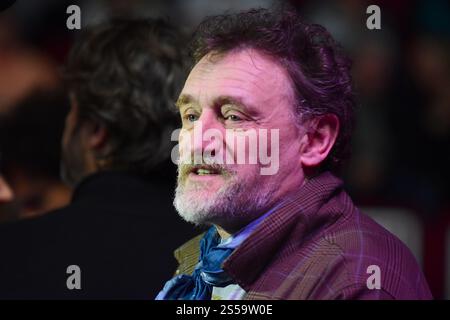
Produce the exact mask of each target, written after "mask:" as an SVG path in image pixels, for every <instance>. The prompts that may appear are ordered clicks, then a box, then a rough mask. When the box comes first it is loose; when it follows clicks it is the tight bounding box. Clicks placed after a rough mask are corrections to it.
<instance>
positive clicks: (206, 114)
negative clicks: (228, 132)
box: [194, 110, 225, 152]
mask: <svg viewBox="0 0 450 320" xmlns="http://www.w3.org/2000/svg"><path fill="white" fill-rule="evenodd" d="M194 135H195V137H194V150H195V151H200V150H201V151H202V152H204V151H205V150H208V149H217V148H219V147H222V144H223V139H224V136H225V128H224V125H223V123H222V122H221V121H220V119H219V118H218V116H217V115H216V114H215V113H214V112H213V111H211V110H204V111H203V112H202V115H201V116H200V118H199V119H198V121H196V122H195V125H194Z"/></svg>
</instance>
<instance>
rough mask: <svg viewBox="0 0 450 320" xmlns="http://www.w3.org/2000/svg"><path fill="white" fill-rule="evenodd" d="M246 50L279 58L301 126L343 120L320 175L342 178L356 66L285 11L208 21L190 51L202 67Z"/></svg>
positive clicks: (326, 36)
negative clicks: (215, 57)
mask: <svg viewBox="0 0 450 320" xmlns="http://www.w3.org/2000/svg"><path fill="white" fill-rule="evenodd" d="M244 47H246V48H248V47H250V48H253V49H256V50H260V51H261V52H263V53H265V54H268V55H270V56H272V57H275V58H276V60H277V61H279V63H281V65H282V66H284V68H285V69H286V71H287V73H288V74H289V77H290V79H291V81H292V83H293V88H294V91H295V95H296V100H297V103H296V106H295V108H294V109H295V110H294V111H295V115H296V116H297V117H298V119H299V120H300V122H299V123H305V122H304V121H306V120H311V119H313V118H315V117H317V116H321V115H325V114H335V115H336V116H337V117H338V119H339V122H340V131H339V134H338V137H337V140H336V143H335V145H334V146H333V148H332V150H331V152H330V154H329V156H328V157H327V159H326V160H325V161H324V162H323V163H322V164H321V169H322V170H330V171H333V172H335V173H339V171H340V169H341V166H342V163H343V161H344V160H345V159H346V158H348V156H349V154H350V148H351V146H350V140H351V134H352V131H353V127H354V107H355V100H354V95H353V90H352V81H351V75H350V67H351V61H350V59H349V58H347V56H346V55H345V54H344V52H343V50H342V48H341V47H340V46H339V44H338V43H337V42H336V41H335V40H334V39H333V38H332V36H331V35H330V33H329V32H328V31H327V30H326V29H325V28H324V27H322V26H320V25H317V24H309V23H307V22H305V21H304V20H302V19H301V17H300V16H299V14H298V13H297V12H296V11H294V10H293V9H291V8H287V7H283V8H276V9H252V10H249V11H244V12H240V13H237V14H229V13H227V14H224V15H217V16H211V17H207V18H206V19H205V20H204V21H203V22H202V23H201V24H200V25H199V27H198V28H197V30H196V31H195V33H194V37H193V40H192V41H191V44H190V51H191V56H192V58H193V59H194V63H197V62H198V61H199V60H200V59H201V58H202V57H203V56H205V55H207V54H209V53H211V54H223V53H226V52H229V51H231V50H235V49H239V48H244Z"/></svg>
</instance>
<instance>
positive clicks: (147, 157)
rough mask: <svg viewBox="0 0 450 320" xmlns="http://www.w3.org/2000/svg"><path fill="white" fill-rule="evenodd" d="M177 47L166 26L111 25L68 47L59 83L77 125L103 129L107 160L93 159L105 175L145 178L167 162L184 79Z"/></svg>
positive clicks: (178, 40)
mask: <svg viewBox="0 0 450 320" xmlns="http://www.w3.org/2000/svg"><path fill="white" fill-rule="evenodd" d="M183 44H184V37H183V35H182V34H180V33H179V32H178V31H177V30H176V29H175V28H174V27H172V26H170V25H169V24H168V23H167V22H166V21H164V20H161V19H115V20H112V21H110V22H107V23H104V24H101V25H98V26H94V27H92V28H88V29H86V30H84V31H83V32H82V34H81V35H80V38H79V39H78V40H77V42H76V43H75V45H74V46H73V48H72V50H71V52H70V55H69V58H68V61H67V64H66V67H65V69H64V78H65V80H66V83H67V87H68V90H69V92H71V94H73V96H74V98H75V101H76V103H77V106H78V108H79V124H81V123H83V122H84V121H95V122H96V123H101V124H102V125H104V126H105V127H106V129H107V132H108V150H109V152H108V153H107V154H103V155H98V157H101V158H103V159H107V160H108V163H109V168H108V169H120V170H126V171H131V172H135V173H139V174H147V173H149V172H151V171H153V172H155V168H158V166H159V165H160V164H161V163H163V162H165V161H166V160H168V159H169V157H170V151H171V147H172V143H171V139H170V135H171V133H172V131H173V130H174V129H175V128H177V127H179V120H178V117H177V115H176V111H175V108H172V106H173V105H174V101H175V99H176V97H177V95H178V93H179V91H180V90H181V88H182V85H183V82H184V79H185V75H186V68H185V64H186V63H185V62H186V59H185V58H186V57H185V55H184V54H183V50H181V49H180V48H183V47H185V45H183ZM166 162H167V161H166ZM156 171H157V170H156Z"/></svg>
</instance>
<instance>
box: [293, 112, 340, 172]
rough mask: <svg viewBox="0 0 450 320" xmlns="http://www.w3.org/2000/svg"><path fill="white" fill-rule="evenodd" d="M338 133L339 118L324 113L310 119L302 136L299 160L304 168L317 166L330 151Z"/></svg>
mask: <svg viewBox="0 0 450 320" xmlns="http://www.w3.org/2000/svg"><path fill="white" fill-rule="evenodd" d="M338 133H339V119H338V117H337V116H336V115H334V114H326V115H323V116H319V117H316V118H314V119H312V120H311V121H310V122H309V123H308V125H307V131H306V133H305V135H304V136H303V138H302V143H301V150H300V161H301V164H302V166H303V167H305V169H307V168H313V167H317V166H319V165H320V164H321V163H322V162H323V161H324V160H325V158H326V157H327V156H328V154H329V153H330V151H331V148H332V147H333V145H334V143H335V142H336V139H337V136H338Z"/></svg>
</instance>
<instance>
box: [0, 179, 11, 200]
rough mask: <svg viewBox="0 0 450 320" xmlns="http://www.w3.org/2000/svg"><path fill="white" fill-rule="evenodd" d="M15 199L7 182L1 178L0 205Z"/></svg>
mask: <svg viewBox="0 0 450 320" xmlns="http://www.w3.org/2000/svg"><path fill="white" fill-rule="evenodd" d="M12 199H13V193H12V190H11V188H10V187H9V186H8V184H7V183H6V181H5V180H4V179H3V177H2V176H0V203H5V202H9V201H11V200H12Z"/></svg>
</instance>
